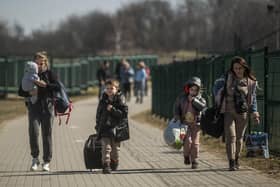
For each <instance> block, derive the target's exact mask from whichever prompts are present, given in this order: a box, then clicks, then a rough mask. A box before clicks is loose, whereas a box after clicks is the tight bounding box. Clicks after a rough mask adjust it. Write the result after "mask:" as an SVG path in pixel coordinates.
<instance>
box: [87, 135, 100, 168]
mask: <svg viewBox="0 0 280 187" xmlns="http://www.w3.org/2000/svg"><path fill="white" fill-rule="evenodd" d="M84 161H85V165H86V168H87V169H90V170H92V169H100V168H102V154H101V141H100V140H98V141H97V135H96V134H92V135H90V136H89V137H88V139H87V141H86V142H85V146H84Z"/></svg>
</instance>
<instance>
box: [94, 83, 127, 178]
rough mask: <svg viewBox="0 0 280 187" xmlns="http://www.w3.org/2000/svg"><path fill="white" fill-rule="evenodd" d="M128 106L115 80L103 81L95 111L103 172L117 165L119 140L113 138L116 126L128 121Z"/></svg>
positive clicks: (105, 172) (113, 168)
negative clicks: (101, 92) (102, 89)
mask: <svg viewBox="0 0 280 187" xmlns="http://www.w3.org/2000/svg"><path fill="white" fill-rule="evenodd" d="M127 113H128V107H127V105H126V103H125V98H124V96H123V95H122V93H121V91H120V90H119V82H118V81H117V80H107V81H106V82H105V92H104V93H103V94H102V96H101V99H100V101H99V103H98V107H97V112H96V126H95V129H96V132H97V135H98V138H101V144H102V163H103V173H104V174H109V173H111V170H113V171H115V170H116V169H117V167H118V165H119V151H120V142H119V141H117V140H116V139H115V136H116V134H115V133H116V127H117V126H120V125H123V124H124V123H128V119H127Z"/></svg>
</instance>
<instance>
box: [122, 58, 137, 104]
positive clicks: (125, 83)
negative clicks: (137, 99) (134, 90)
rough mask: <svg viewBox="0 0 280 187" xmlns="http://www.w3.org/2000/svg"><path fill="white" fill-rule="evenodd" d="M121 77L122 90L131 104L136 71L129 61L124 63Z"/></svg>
mask: <svg viewBox="0 0 280 187" xmlns="http://www.w3.org/2000/svg"><path fill="white" fill-rule="evenodd" d="M120 77H121V90H122V92H123V94H124V96H125V98H126V100H127V101H128V102H129V101H130V98H131V85H132V83H133V77H134V70H133V68H132V67H131V66H130V64H129V63H128V62H127V61H125V62H124V63H123V66H122V68H121V72H120Z"/></svg>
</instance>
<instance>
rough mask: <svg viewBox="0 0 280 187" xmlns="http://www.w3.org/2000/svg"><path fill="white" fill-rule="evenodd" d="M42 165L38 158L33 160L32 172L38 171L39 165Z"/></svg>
mask: <svg viewBox="0 0 280 187" xmlns="http://www.w3.org/2000/svg"><path fill="white" fill-rule="evenodd" d="M39 164H40V161H39V159H38V158H33V159H32V165H31V168H30V170H31V171H36V170H37V169H38V165H39Z"/></svg>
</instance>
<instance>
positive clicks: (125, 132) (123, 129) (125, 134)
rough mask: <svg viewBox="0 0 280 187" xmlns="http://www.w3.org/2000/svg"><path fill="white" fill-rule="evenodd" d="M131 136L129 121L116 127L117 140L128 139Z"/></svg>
mask: <svg viewBox="0 0 280 187" xmlns="http://www.w3.org/2000/svg"><path fill="white" fill-rule="evenodd" d="M129 138H130V136H129V126H128V122H126V123H123V124H122V125H120V126H117V127H116V134H115V140H116V141H119V142H121V141H125V140H128V139H129Z"/></svg>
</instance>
